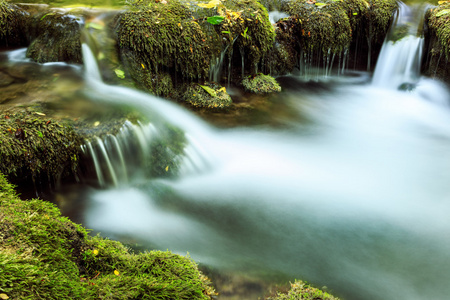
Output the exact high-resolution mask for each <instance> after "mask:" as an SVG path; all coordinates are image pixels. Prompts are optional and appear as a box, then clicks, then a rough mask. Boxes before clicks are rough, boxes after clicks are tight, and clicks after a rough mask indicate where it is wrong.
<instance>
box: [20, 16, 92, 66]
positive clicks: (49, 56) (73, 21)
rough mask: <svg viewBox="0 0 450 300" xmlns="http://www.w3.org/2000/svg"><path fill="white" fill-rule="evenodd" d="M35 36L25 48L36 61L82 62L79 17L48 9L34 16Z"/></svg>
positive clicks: (80, 21)
mask: <svg viewBox="0 0 450 300" xmlns="http://www.w3.org/2000/svg"><path fill="white" fill-rule="evenodd" d="M34 19H35V22H36V23H37V28H36V30H37V33H38V35H37V37H36V38H35V39H34V40H33V41H32V42H31V45H30V46H29V47H28V50H27V57H29V58H31V59H33V60H34V61H36V62H39V63H44V62H58V61H61V62H68V63H82V56H81V42H80V37H81V28H82V24H83V21H82V20H81V18H80V17H77V16H74V15H71V14H68V13H64V12H58V11H49V12H47V13H46V14H43V15H41V14H38V15H36V16H35V17H34Z"/></svg>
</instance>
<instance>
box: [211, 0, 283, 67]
mask: <svg viewBox="0 0 450 300" xmlns="http://www.w3.org/2000/svg"><path fill="white" fill-rule="evenodd" d="M222 4H223V5H220V6H219V7H218V9H217V12H218V15H220V16H222V17H224V18H225V19H224V21H223V22H222V23H221V24H220V28H219V30H220V33H221V34H222V36H223V37H224V38H225V39H228V43H230V44H231V43H232V42H233V41H234V40H235V44H234V45H233V46H234V48H236V49H241V52H242V53H245V56H246V60H247V61H248V62H249V63H248V65H249V66H251V67H252V69H251V70H250V72H251V73H252V74H254V73H255V72H256V68H254V66H255V65H256V64H258V63H259V62H260V60H261V59H262V58H263V57H264V56H265V55H267V54H268V53H269V51H270V50H271V49H272V47H273V44H274V41H275V31H274V28H273V26H272V24H271V23H270V21H269V15H268V13H267V9H266V8H265V7H264V6H263V5H261V4H260V3H259V2H258V1H256V0H243V1H242V0H241V1H236V0H225V1H223V2H222Z"/></svg>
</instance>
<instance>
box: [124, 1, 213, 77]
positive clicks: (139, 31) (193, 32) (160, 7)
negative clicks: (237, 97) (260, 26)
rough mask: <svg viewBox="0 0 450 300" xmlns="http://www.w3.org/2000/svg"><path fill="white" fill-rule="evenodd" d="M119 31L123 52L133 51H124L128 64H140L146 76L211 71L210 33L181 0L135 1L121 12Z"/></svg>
mask: <svg viewBox="0 0 450 300" xmlns="http://www.w3.org/2000/svg"><path fill="white" fill-rule="evenodd" d="M116 33H117V36H118V40H119V48H120V50H121V52H122V53H125V54H128V55H129V52H130V51H131V53H132V56H131V57H127V55H125V59H127V61H128V64H134V65H137V66H138V67H139V68H141V71H142V72H144V73H147V76H146V77H147V78H149V77H150V78H152V77H153V76H155V75H157V74H159V72H161V71H168V72H169V73H173V74H176V73H178V72H179V73H180V74H181V75H182V76H183V77H185V78H188V79H197V78H206V76H207V74H208V70H209V62H210V60H211V57H212V53H211V51H210V49H209V46H208V42H207V40H208V36H206V34H205V33H204V32H203V31H202V29H201V27H200V25H199V24H198V23H197V22H196V21H194V20H193V19H192V17H191V14H190V12H189V10H188V8H187V7H186V6H185V5H184V4H182V3H179V2H177V1H167V2H162V1H152V0H147V1H136V2H135V3H134V4H133V6H132V9H131V10H129V11H126V12H123V13H121V14H119V16H118V20H117V30H116ZM130 60H131V61H130ZM132 76H133V74H132ZM136 79H138V80H139V78H136Z"/></svg>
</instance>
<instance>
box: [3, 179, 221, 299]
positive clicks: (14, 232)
mask: <svg viewBox="0 0 450 300" xmlns="http://www.w3.org/2000/svg"><path fill="white" fill-rule="evenodd" d="M0 207H1V210H0V265H1V266H2V267H1V268H0V297H1V299H8V298H9V299H211V296H212V295H213V294H214V290H213V288H212V287H211V286H210V285H209V280H208V278H206V276H204V275H203V274H202V273H201V272H200V271H199V270H198V268H197V265H196V263H195V262H193V261H192V260H191V259H190V258H188V257H183V256H179V255H175V254H173V253H171V252H162V251H151V252H147V253H139V254H133V253H131V252H130V250H129V249H127V248H126V247H125V246H124V245H122V244H121V243H119V242H116V241H111V240H107V239H103V238H101V237H99V236H96V237H91V236H89V235H88V232H87V230H86V229H85V228H83V227H82V226H80V225H78V224H74V223H73V222H71V221H70V220H69V219H67V218H65V217H62V216H61V214H60V212H59V210H58V208H57V207H55V206H54V205H52V204H51V203H48V202H45V201H41V200H38V199H33V200H27V201H23V200H20V199H19V198H18V197H17V195H16V193H15V191H14V189H13V187H12V186H11V185H10V184H9V183H8V182H7V181H6V179H5V177H4V176H3V175H2V174H0Z"/></svg>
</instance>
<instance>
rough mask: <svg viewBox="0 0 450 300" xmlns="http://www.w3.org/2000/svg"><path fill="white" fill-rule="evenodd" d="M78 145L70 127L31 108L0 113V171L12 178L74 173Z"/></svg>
mask: <svg viewBox="0 0 450 300" xmlns="http://www.w3.org/2000/svg"><path fill="white" fill-rule="evenodd" d="M81 143H82V140H81V138H80V137H79V136H78V135H77V134H76V133H75V132H74V130H73V128H72V127H71V126H70V125H68V124H66V123H64V122H61V121H58V120H55V119H52V118H49V117H47V116H45V115H43V114H42V112H39V111H35V109H33V108H28V109H25V108H24V109H20V108H19V109H13V110H11V111H4V112H3V113H1V114H0V156H1V158H2V159H1V162H0V172H1V173H3V174H5V175H7V176H8V177H9V178H11V179H24V178H25V177H27V176H30V175H31V176H36V175H39V174H45V173H47V174H48V175H49V176H53V177H54V178H56V177H58V176H60V175H62V174H63V172H64V171H65V172H71V171H74V170H75V169H76V167H77V164H78V157H79V153H80V145H81Z"/></svg>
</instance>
